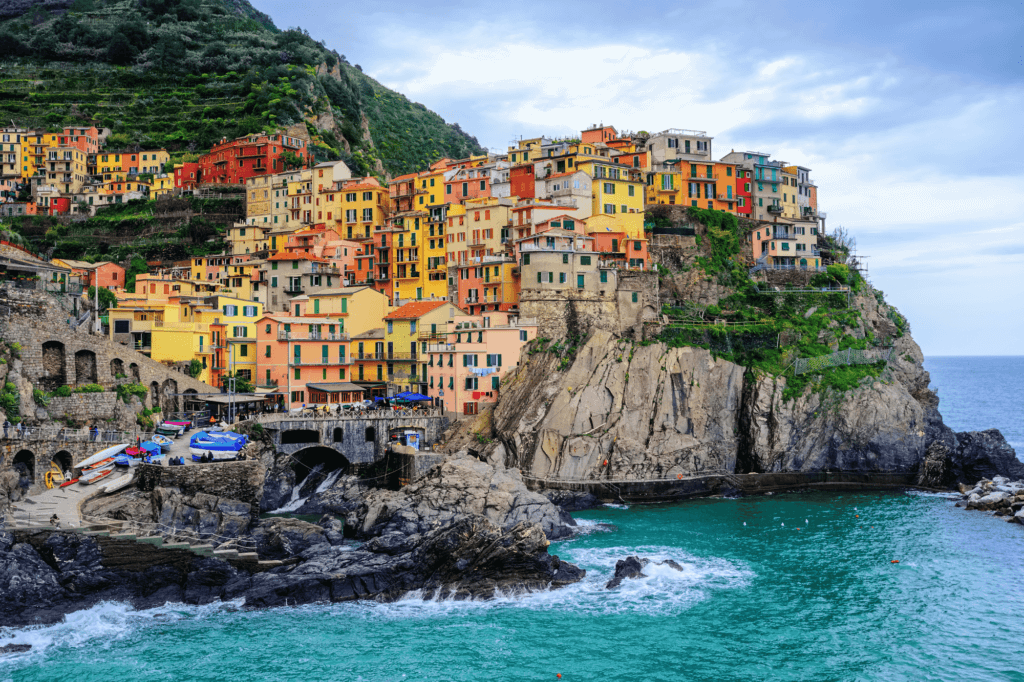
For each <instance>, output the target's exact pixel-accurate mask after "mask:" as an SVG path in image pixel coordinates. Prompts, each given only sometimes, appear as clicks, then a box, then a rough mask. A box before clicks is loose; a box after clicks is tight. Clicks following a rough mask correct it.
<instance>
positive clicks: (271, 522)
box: [252, 518, 327, 559]
mask: <svg viewBox="0 0 1024 682" xmlns="http://www.w3.org/2000/svg"><path fill="white" fill-rule="evenodd" d="M252 536H253V539H254V540H255V541H256V553H257V554H259V556H260V558H261V559H287V558H288V557H290V556H295V555H297V554H300V553H302V552H303V551H305V550H306V549H308V548H309V547H311V546H313V545H319V544H323V543H327V538H326V537H324V529H323V528H321V527H320V526H318V525H316V524H315V523H309V522H308V521H301V520H299V519H286V518H274V519H265V520H263V521H260V523H259V525H257V526H256V528H255V529H254V530H253V532H252Z"/></svg>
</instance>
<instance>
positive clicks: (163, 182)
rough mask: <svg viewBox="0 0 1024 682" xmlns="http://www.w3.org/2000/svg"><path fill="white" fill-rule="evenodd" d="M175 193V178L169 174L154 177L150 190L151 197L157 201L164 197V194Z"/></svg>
mask: <svg viewBox="0 0 1024 682" xmlns="http://www.w3.org/2000/svg"><path fill="white" fill-rule="evenodd" d="M173 193H174V178H172V177H171V176H170V175H168V174H167V173H160V174H158V175H156V176H154V177H153V182H152V184H151V185H150V188H149V195H150V196H151V197H152V198H154V199H156V198H157V197H160V196H163V195H164V194H173Z"/></svg>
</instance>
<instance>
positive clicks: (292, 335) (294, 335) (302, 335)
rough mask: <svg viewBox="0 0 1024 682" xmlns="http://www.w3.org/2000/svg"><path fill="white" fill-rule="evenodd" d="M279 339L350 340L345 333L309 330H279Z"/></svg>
mask: <svg viewBox="0 0 1024 682" xmlns="http://www.w3.org/2000/svg"><path fill="white" fill-rule="evenodd" d="M277 340H278V341H348V340H349V335H348V334H345V333H341V334H331V333H329V332H321V333H319V334H316V333H312V334H311V333H308V332H278V333H277Z"/></svg>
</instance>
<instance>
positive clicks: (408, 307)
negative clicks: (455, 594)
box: [384, 301, 448, 320]
mask: <svg viewBox="0 0 1024 682" xmlns="http://www.w3.org/2000/svg"><path fill="white" fill-rule="evenodd" d="M447 302H448V301H413V302H412V303H406V304H405V305H403V306H402V307H401V308H399V309H398V310H396V311H395V312H393V313H390V314H388V315H385V316H384V319H385V320H415V319H418V318H420V317H423V316H424V315H426V314H427V313H429V312H430V311H432V310H437V309H438V308H440V307H441V306H443V305H444V304H445V303H447Z"/></svg>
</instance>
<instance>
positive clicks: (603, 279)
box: [523, 270, 608, 334]
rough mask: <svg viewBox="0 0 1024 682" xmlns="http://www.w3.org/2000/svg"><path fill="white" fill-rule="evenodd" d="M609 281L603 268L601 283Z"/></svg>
mask: <svg viewBox="0 0 1024 682" xmlns="http://www.w3.org/2000/svg"><path fill="white" fill-rule="evenodd" d="M607 283H608V271H607V270H602V271H601V284H607ZM523 333H524V334H525V333H526V332H523Z"/></svg>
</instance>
